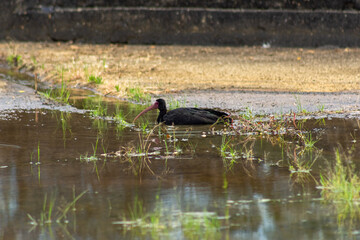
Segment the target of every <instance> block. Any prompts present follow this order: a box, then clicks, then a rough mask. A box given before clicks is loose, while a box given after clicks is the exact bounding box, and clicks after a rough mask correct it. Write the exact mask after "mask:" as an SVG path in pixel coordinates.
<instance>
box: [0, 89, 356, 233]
mask: <svg viewBox="0 0 360 240" xmlns="http://www.w3.org/2000/svg"><path fill="white" fill-rule="evenodd" d="M84 95H86V94H83V95H81V94H79V96H80V97H79V96H78V97H76V101H75V100H71V101H72V104H73V105H74V106H76V107H77V108H86V106H89V105H91V104H92V103H91V102H95V103H97V99H96V98H97V97H96V96H93V97H92V98H91V99H89V98H86V97H84ZM81 96H82V97H81ZM102 100H104V99H102ZM102 104H105V105H106V106H107V115H108V116H113V112H116V109H120V110H121V111H122V113H123V114H124V118H125V120H126V121H128V122H131V120H132V119H133V118H134V117H135V116H136V115H137V113H138V112H139V111H140V110H141V109H142V108H143V107H142V106H137V105H133V104H129V103H125V102H120V103H116V102H115V101H114V100H111V99H110V100H108V99H107V102H102ZM155 119H156V113H155V112H153V113H149V114H147V120H148V122H149V123H148V125H147V127H146V128H145V131H143V130H142V129H141V127H140V126H133V125H129V126H123V125H121V124H120V125H121V127H119V121H117V120H116V119H115V118H114V117H111V118H108V117H104V116H94V115H92V114H90V113H89V112H88V111H85V112H64V111H59V110H49V109H30V110H12V111H4V112H1V115H0V126H1V128H0V133H1V135H0V156H1V157H0V237H1V238H3V239H22V238H23V236H29V237H27V238H31V239H68V238H69V239H71V238H73V239H85V238H86V239H127V238H137V239H159V238H161V239H225V238H227V239H284V238H296V239H314V238H316V239H325V238H326V239H339V238H345V237H348V236H349V235H350V236H351V237H356V236H357V234H358V232H359V229H358V228H357V227H356V226H359V225H356V224H358V221H357V220H356V219H355V220H353V221H354V222H352V223H353V225H351V227H350V228H346V226H345V227H344V226H342V225H339V222H338V216H339V214H341V213H339V212H338V211H336V210H335V208H334V205H333V204H328V203H325V202H324V200H323V198H322V195H321V194H320V192H321V190H320V189H318V188H317V186H318V181H319V174H320V172H321V171H322V170H324V169H326V168H327V167H328V165H329V164H331V163H333V162H334V159H335V154H334V152H335V149H336V148H340V149H341V150H342V151H344V152H349V151H351V154H352V156H354V157H353V158H352V161H353V163H354V164H356V165H358V164H359V159H358V158H357V156H359V154H360V152H359V147H358V144H359V137H358V135H359V122H358V120H357V119H337V118H332V119H331V120H329V119H323V120H321V121H319V120H318V119H315V120H307V121H306V122H304V125H303V127H304V128H306V129H311V133H312V134H313V138H314V139H316V140H317V142H316V143H315V147H316V148H317V149H318V150H320V149H322V152H321V154H320V155H319V157H318V159H317V160H316V161H315V162H314V164H313V165H312V167H311V171H310V173H311V174H299V172H297V173H294V174H291V172H290V168H289V164H288V162H289V161H291V160H292V158H293V157H294V156H293V155H292V153H293V151H294V149H293V148H287V147H285V145H282V144H279V142H272V141H271V139H267V138H265V137H263V136H261V135H254V136H251V135H250V136H247V135H245V136H230V135H229V137H232V138H233V139H232V143H233V145H232V147H233V149H232V150H231V149H226V150H224V151H223V152H224V156H226V157H222V152H221V146H222V144H223V142H224V141H226V139H227V138H225V137H224V136H223V135H218V134H213V132H214V131H216V130H219V131H220V130H222V126H221V125H219V126H216V129H215V130H214V131H212V130H211V129H209V127H208V126H192V127H184V126H180V127H176V128H173V127H166V129H165V130H164V129H163V130H159V128H158V127H155V125H154V124H153V122H154V121H155ZM142 121H144V119H142ZM154 128H155V129H154ZM152 129H154V130H153V134H152V135H151V136H149V137H148V134H149V131H151V130H152ZM274 137H279V136H274ZM224 139H225V140H224ZM285 141H290V140H289V139H285ZM231 151H232V152H231ZM234 151H237V155H236V156H238V157H231V156H235V153H234ZM295 151H297V149H295ZM146 152H148V153H149V154H145V153H146ZM232 154H233V155H232ZM316 154H317V150H311V151H308V152H306V153H304V154H303V155H302V158H303V159H297V161H300V160H301V161H307V160H309V159H315V157H316ZM144 155H145V156H144Z"/></svg>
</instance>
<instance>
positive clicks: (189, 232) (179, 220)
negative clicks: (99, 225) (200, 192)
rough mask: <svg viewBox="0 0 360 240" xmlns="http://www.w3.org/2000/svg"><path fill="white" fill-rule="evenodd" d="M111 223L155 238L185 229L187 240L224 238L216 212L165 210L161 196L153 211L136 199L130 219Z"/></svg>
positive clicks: (125, 218)
mask: <svg viewBox="0 0 360 240" xmlns="http://www.w3.org/2000/svg"><path fill="white" fill-rule="evenodd" d="M112 224H114V225H119V226H122V227H123V230H124V231H128V230H131V231H133V230H135V229H138V230H140V233H141V234H145V233H148V232H150V233H151V234H152V236H154V237H155V238H159V235H164V234H165V233H166V232H168V231H171V230H182V231H183V233H184V235H185V237H186V238H187V239H221V233H220V229H221V227H222V224H221V221H220V219H219V217H218V216H217V214H216V213H215V212H208V211H206V210H205V211H203V212H179V211H171V210H166V209H164V207H163V205H162V202H161V201H160V200H159V196H158V195H156V202H155V207H154V209H153V211H146V209H145V207H144V203H143V201H141V200H139V199H138V197H137V196H136V197H135V199H134V200H133V202H132V204H131V205H129V217H126V216H125V215H124V216H123V219H122V220H120V221H113V222H112Z"/></svg>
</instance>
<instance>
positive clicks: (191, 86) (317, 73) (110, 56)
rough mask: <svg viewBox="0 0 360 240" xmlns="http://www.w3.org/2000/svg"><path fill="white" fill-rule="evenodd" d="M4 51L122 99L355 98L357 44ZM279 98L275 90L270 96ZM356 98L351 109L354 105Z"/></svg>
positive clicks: (45, 46)
mask: <svg viewBox="0 0 360 240" xmlns="http://www.w3.org/2000/svg"><path fill="white" fill-rule="evenodd" d="M11 55H13V56H14V55H18V56H21V65H23V64H24V66H23V67H22V68H23V69H24V68H26V69H28V70H29V69H30V70H31V71H33V72H35V73H37V74H39V75H40V76H41V80H42V81H49V82H59V81H61V79H63V80H64V81H65V82H66V83H67V84H68V85H69V86H72V87H74V86H78V87H79V86H80V87H84V86H87V87H92V88H96V89H97V90H98V91H100V92H101V93H103V94H111V95H114V96H117V97H123V98H126V97H127V91H128V89H129V88H136V87H139V88H141V89H143V90H144V91H145V92H147V93H151V94H153V95H160V96H169V94H171V96H179V95H187V96H188V101H190V100H189V99H191V101H193V102H197V103H199V105H201V106H203V105H206V103H208V102H209V101H207V100H206V99H208V97H211V96H217V99H219V100H221V101H222V102H223V103H225V104H221V105H218V106H217V105H216V104H215V106H214V105H212V106H213V107H221V108H225V109H226V108H232V107H229V106H226V102H229V101H230V100H232V101H234V100H236V99H240V97H239V95H236V93H239V94H241V93H244V91H245V92H247V93H250V94H251V93H252V92H253V91H254V90H255V91H256V92H262V93H264V94H265V95H264V96H260V99H262V101H263V103H267V102H268V100H267V97H269V96H268V95H266V93H268V94H269V93H274V92H276V93H286V94H289V95H287V97H285V99H284V97H283V100H282V101H285V102H287V99H289V96H292V97H291V99H292V100H291V103H289V104H291V105H299V102H298V99H297V98H296V96H295V95H294V94H298V93H304V92H305V93H314V94H315V93H319V92H320V93H321V94H323V93H336V94H338V95H339V92H342V93H344V92H345V93H346V94H348V92H349V91H350V92H353V95H354V96H353V98H351V99H350V100H349V102H353V101H357V102H358V100H359V99H358V96H357V92H358V90H359V89H360V49H357V48H336V47H331V46H329V47H325V48H318V49H301V48H272V47H270V48H264V47H214V46H136V45H113V44H107V45H89V44H71V43H33V42H31V43H29V42H25V43H23V42H2V43H0V58H1V59H6V58H7V57H8V56H11ZM91 75H93V76H95V77H97V76H99V77H101V78H102V80H103V83H102V84H98V85H96V84H90V83H89V82H88V78H89V76H91ZM249 90H251V91H249ZM220 91H225V92H232V93H233V94H230V96H229V97H228V99H229V100H226V98H224V97H223V96H224V95H221V94H220V95H219V94H215V92H217V93H219V92H220ZM354 92H355V93H354ZM200 93H201V95H203V96H202V97H201V96H199V95H200ZM253 93H254V92H253ZM234 94H235V95H234ZM196 96H198V101H197V99H196ZM204 96H206V98H204ZM251 96H253V95H251ZM294 96H295V97H294ZM308 96H310V100H309V106H317V108H319V109H320V108H322V105H323V104H324V103H323V102H321V101H320V102H319V101H317V102H316V100H314V101H313V102H312V100H311V99H312V97H311V95H308ZM244 97H246V96H243V97H242V98H244ZM281 97H282V96H281V95H279V94H277V95H276V96H275V97H274V98H281ZM175 98H176V97H175ZM250 98H251V97H249V99H250ZM341 98H342V97H341V96H340V99H339V101H341ZM294 99H295V100H294ZM256 101H259V100H256ZM326 102H327V101H325V103H326ZM357 102H356V103H355V105H354V104H353V105H354V106H352V108H355V109H356V108H357V105H356V104H357ZM353 103H354V102H353ZM271 104H273V105H274V104H275V105H276V104H277V103H276V101H275V102H274V103H271ZM330 104H331V101H330ZM249 105H251V104H249ZM260 105H261V104H260ZM260 105H259V106H260ZM243 106H244V105H242V107H243ZM255 107H256V106H255ZM326 107H327V106H325V108H326ZM235 108H236V107H235ZM239 108H240V107H238V109H239ZM277 110H278V111H280V109H279V108H278V109H277ZM281 111H282V110H281Z"/></svg>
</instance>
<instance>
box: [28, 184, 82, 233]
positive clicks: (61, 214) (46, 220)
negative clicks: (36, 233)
mask: <svg viewBox="0 0 360 240" xmlns="http://www.w3.org/2000/svg"><path fill="white" fill-rule="evenodd" d="M87 192H88V191H87V190H85V191H83V192H81V193H80V194H79V195H77V196H76V195H75V188H73V200H72V201H71V202H68V203H66V204H65V205H60V204H59V205H58V206H56V203H57V201H56V195H55V194H54V193H52V194H51V197H50V200H48V197H47V196H48V195H47V193H46V194H45V195H44V200H43V205H42V210H41V212H40V216H39V218H35V217H33V215H31V214H30V213H27V216H28V218H29V219H30V224H31V225H33V226H34V227H37V226H40V227H43V226H45V225H49V224H52V223H54V222H56V223H62V222H65V223H67V222H68V221H67V214H68V213H69V211H70V210H73V212H74V211H75V210H76V209H75V204H76V202H77V201H78V200H79V199H80V198H81V197H82V196H83V195H84V194H85V193H87ZM55 209H57V212H56V213H54V210H55ZM54 215H55V216H54Z"/></svg>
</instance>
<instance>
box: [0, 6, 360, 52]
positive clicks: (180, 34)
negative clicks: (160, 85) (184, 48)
mask: <svg viewBox="0 0 360 240" xmlns="http://www.w3.org/2000/svg"><path fill="white" fill-rule="evenodd" d="M359 23H360V17H359V13H358V12H357V11H336V10H316V11H311V10H302V11H299V10H241V9H203V8H146V7H116V8H107V7H102V8H43V9H39V10H33V11H28V12H22V13H17V14H15V16H14V17H13V18H12V21H9V24H8V25H7V27H6V28H2V29H0V38H1V37H2V38H3V39H6V38H10V39H15V40H23V41H29V40H31V41H74V42H92V43H129V44H199V45H261V44H263V43H270V44H271V45H273V46H285V47H319V46H323V45H336V46H339V47H347V46H350V47H354V46H360V24H359Z"/></svg>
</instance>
